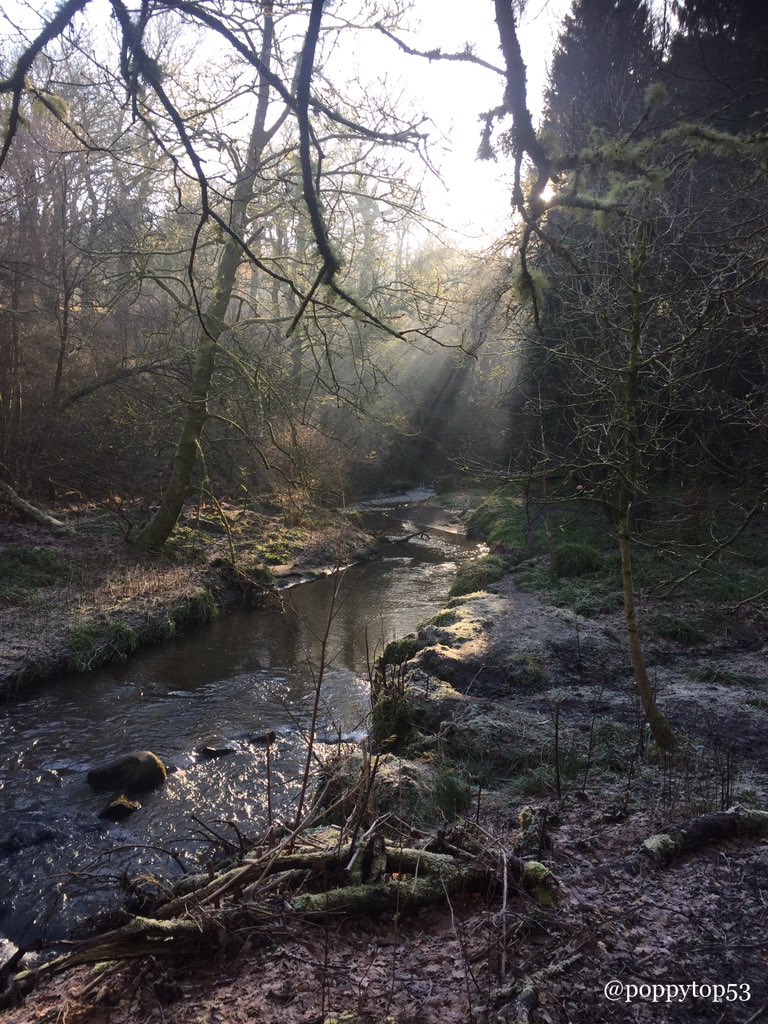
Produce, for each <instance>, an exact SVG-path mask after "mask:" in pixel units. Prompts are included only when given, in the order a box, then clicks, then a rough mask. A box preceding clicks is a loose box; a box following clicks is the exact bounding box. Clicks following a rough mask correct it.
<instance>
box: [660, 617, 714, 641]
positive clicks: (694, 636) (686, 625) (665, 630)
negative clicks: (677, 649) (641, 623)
mask: <svg viewBox="0 0 768 1024" xmlns="http://www.w3.org/2000/svg"><path fill="white" fill-rule="evenodd" d="M647 624H648V627H649V628H650V630H651V631H652V632H653V633H655V634H656V636H659V637H661V638H662V639H663V640H673V641H674V642H675V643H679V644H701V643H704V641H705V640H707V639H708V634H707V632H706V630H704V629H702V628H701V626H698V625H697V624H696V623H695V622H689V621H688V620H687V619H682V618H680V617H679V616H677V615H663V614H657V615H651V616H649V618H648V620H647Z"/></svg>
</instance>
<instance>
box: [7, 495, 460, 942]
mask: <svg viewBox="0 0 768 1024" xmlns="http://www.w3.org/2000/svg"><path fill="white" fill-rule="evenodd" d="M419 497H423V495H419V494H411V495H406V496H402V497H401V499H400V500H397V499H394V498H391V499H388V500H387V501H388V504H387V501H384V500H381V501H378V502H371V503H370V504H369V506H368V507H367V509H365V510H364V515H365V519H366V524H367V527H368V528H369V529H374V530H379V531H383V532H385V533H386V534H387V535H388V536H393V535H395V536H396V535H400V534H404V533H409V532H412V531H413V530H414V529H415V528H417V527H416V526H414V523H416V524H418V526H421V525H422V524H424V523H428V522H430V521H434V519H435V518H437V519H438V522H440V517H435V515H434V510H433V509H429V508H427V507H425V506H423V505H422V504H421V503H420V502H419V501H418V500H414V499H418V498H419ZM444 519H445V517H443V520H444ZM472 551H473V545H470V544H469V543H468V542H467V541H466V540H464V538H463V536H461V535H460V534H459V533H457V532H451V530H450V529H448V530H446V529H440V528H437V529H436V528H434V527H430V528H429V529H428V532H427V533H426V535H425V536H423V537H420V538H414V539H413V540H411V541H408V542H404V543H400V544H385V545H384V547H383V549H382V557H381V558H378V559H376V560H375V561H371V562H370V563H367V564H365V565H359V566H353V567H351V568H350V569H348V570H347V571H346V572H345V573H344V575H343V579H342V582H341V584H340V587H339V593H338V597H337V601H336V605H335V608H334V621H333V628H332V632H331V641H330V644H329V655H328V657H329V665H328V667H327V668H326V670H325V673H324V677H323V680H322V706H321V715H320V723H319V728H318V735H319V737H320V740H321V745H320V747H319V750H320V752H321V753H322V752H329V751H331V750H332V749H333V747H334V746H336V745H337V744H339V743H340V742H355V741H358V740H360V739H361V738H362V737H363V736H364V734H365V718H366V715H367V713H368V711H369V694H368V682H367V673H366V663H367V660H368V658H372V657H373V656H374V654H375V653H376V652H377V651H378V652H380V651H381V648H382V645H383V644H384V643H385V642H387V641H388V640H391V639H393V638H394V637H399V636H403V635H404V634H406V633H408V632H410V631H411V630H413V629H414V627H415V626H416V625H417V624H418V623H419V622H421V621H423V620H424V619H426V618H429V617H430V616H431V615H432V614H434V612H435V611H436V610H437V609H438V608H439V607H440V606H441V605H442V603H443V602H444V599H445V596H446V593H447V591H448V589H449V587H450V584H451V581H452V579H453V574H454V572H455V569H456V564H457V561H458V560H459V559H461V558H465V557H467V556H468V555H469V554H470V553H471V552H472ZM332 591H333V580H332V579H330V578H326V579H322V580H319V581H318V582H315V583H311V584H305V585H302V586H297V587H294V588H292V589H290V590H287V591H284V593H283V598H284V603H285V608H284V610H283V611H282V612H281V611H279V610H277V609H275V610H255V611H241V612H236V613H234V614H231V615H228V616H226V617H224V618H221V619H219V620H217V621H215V622H213V623H211V624H210V625H209V626H207V627H203V628H201V629H200V630H199V631H198V632H197V633H195V634H194V635H189V636H185V637H182V638H180V639H179V640H178V641H176V642H174V643H171V644H168V645H167V646H165V647H161V648H156V649H153V650H149V651H145V652H142V653H140V654H138V655H137V656H135V657H134V658H132V659H131V660H130V661H129V662H126V663H122V664H117V665H114V666H110V667H108V668H105V669H102V670H100V671H98V672H94V673H90V674H88V675H85V676H77V677H66V678H61V679H57V680H52V681H51V682H49V683H46V684H44V685H41V686H39V687H36V688H35V689H33V690H32V691H30V692H29V693H28V694H27V695H26V696H24V697H23V698H21V699H18V700H16V701H15V702H13V703H10V704H8V705H7V706H6V707H5V708H4V709H2V710H0V735H1V736H2V746H1V747H0V808H1V813H2V822H1V824H0V935H3V934H4V935H5V936H7V938H9V939H11V940H12V941H13V942H15V943H17V944H24V945H28V944H29V943H31V942H32V941H34V940H35V939H36V938H39V937H45V938H47V939H49V940H50V939H55V938H57V937H60V936H61V935H63V934H64V933H66V932H67V931H69V930H70V929H72V928H73V927H74V926H76V925H77V924H78V923H79V922H80V921H82V920H84V919H86V918H88V917H90V916H92V915H93V914H95V913H98V912H102V911H104V910H107V909H109V908H111V907H114V906H116V905H117V904H118V903H119V895H118V894H119V889H118V885H117V880H118V879H119V877H120V875H121V874H122V873H123V872H125V871H128V872H129V873H130V874H137V873H139V872H140V871H141V870H142V869H146V870H147V871H151V872H154V873H159V874H162V875H173V874H174V873H178V872H179V870H180V868H179V866H178V864H177V861H176V860H175V859H174V857H172V856H170V854H171V853H173V854H174V855H176V856H178V857H179V859H180V860H181V862H182V863H183V864H184V865H185V866H186V867H187V868H190V869H194V867H195V862H196V859H199V858H200V857H201V856H204V853H203V851H204V850H205V849H206V847H208V848H209V844H210V838H211V837H210V834H209V833H207V831H206V827H204V826H203V825H202V824H200V823H205V826H210V827H212V828H214V829H215V830H216V831H217V832H219V833H220V834H222V835H225V836H226V837H227V838H228V839H230V840H235V839H236V833H235V831H234V830H233V829H232V827H231V826H230V825H228V824H227V822H228V821H236V822H237V823H238V827H239V828H240V829H241V830H242V831H243V832H244V833H246V834H247V833H249V832H251V833H255V832H258V831H259V830H260V829H261V828H262V827H263V826H264V824H265V813H266V811H265V808H266V796H267V773H266V770H265V768H266V764H265V761H266V751H265V745H264V744H263V743H260V742H259V740H258V737H259V735H260V734H264V733H266V732H268V731H270V730H274V731H275V732H276V733H277V741H276V743H275V744H273V746H272V747H271V755H270V760H271V795H272V802H273V804H274V806H275V807H276V808H277V809H279V808H280V807H283V808H285V807H286V806H287V805H288V804H289V803H290V801H291V799H292V798H295V795H296V792H297V787H298V783H299V779H300V776H301V772H302V767H303V763H304V759H305V758H306V742H305V738H304V737H305V735H306V729H307V725H308V723H309V718H310V714H311V707H312V702H313V695H314V683H313V679H314V678H315V677H316V673H317V669H318V661H319V656H320V641H319V638H320V637H321V636H322V634H323V632H324V630H325V626H326V623H327V620H328V615H329V611H330V608H331V604H332V601H331V598H332ZM212 734H213V735H218V736H220V737H223V738H224V739H225V740H226V745H227V746H229V747H231V748H232V753H230V754H228V755H226V756H223V757H218V758H215V759H207V758H206V757H204V756H203V755H201V754H200V753H199V752H198V751H199V748H200V747H201V746H202V745H204V742H205V740H206V738H207V737H209V736H211V735H212ZM137 749H142V750H153V751H154V752H155V753H156V754H158V756H159V757H161V758H162V760H163V761H164V762H165V763H166V765H167V766H168V767H169V776H168V780H167V782H166V784H165V785H164V786H163V787H162V789H159V790H157V791H155V792H153V793H149V794H146V795H145V796H143V797H141V798H140V799H141V801H142V804H143V806H142V808H141V809H140V810H139V811H137V812H136V813H134V814H133V815H132V816H131V817H130V818H129V819H127V821H125V822H124V823H121V824H116V823H114V824H112V823H107V822H105V821H104V820H103V819H100V818H99V817H98V812H99V811H100V810H101V808H102V807H103V805H104V803H105V802H107V799H108V794H107V795H102V794H97V793H94V792H93V791H92V790H91V789H90V787H89V786H88V785H87V783H86V773H87V772H88V770H89V769H90V768H92V767H93V766H94V765H98V764H102V763H104V762H106V761H109V760H110V759H112V758H114V757H117V756H119V755H120V754H124V753H127V752H130V751H131V750H137ZM196 819H197V820H196Z"/></svg>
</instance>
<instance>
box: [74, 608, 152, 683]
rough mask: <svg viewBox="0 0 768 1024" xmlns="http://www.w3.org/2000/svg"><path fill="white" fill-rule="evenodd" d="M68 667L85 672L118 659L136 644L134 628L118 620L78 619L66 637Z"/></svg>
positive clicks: (137, 642) (133, 648) (131, 651)
mask: <svg viewBox="0 0 768 1024" xmlns="http://www.w3.org/2000/svg"><path fill="white" fill-rule="evenodd" d="M68 644H69V650H70V659H69V661H70V668H72V669H74V670H76V671H77V672H88V671H90V670H91V669H94V668H99V666H101V665H106V664H108V663H109V662H110V661H122V660H123V659H125V658H127V657H128V655H129V654H132V653H133V652H134V651H135V650H136V648H137V647H138V644H139V638H138V636H137V635H136V631H135V630H134V629H132V628H131V626H129V625H127V623H125V622H123V621H122V620H121V619H112V620H110V621H106V622H97V621H89V622H81V623H79V624H78V625H77V626H75V627H74V629H73V630H72V631H71V632H70V634H69V637H68Z"/></svg>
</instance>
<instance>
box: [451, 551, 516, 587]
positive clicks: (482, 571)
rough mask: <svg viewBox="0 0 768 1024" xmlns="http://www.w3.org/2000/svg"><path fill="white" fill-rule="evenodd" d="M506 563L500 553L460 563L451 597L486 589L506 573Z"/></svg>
mask: <svg viewBox="0 0 768 1024" xmlns="http://www.w3.org/2000/svg"><path fill="white" fill-rule="evenodd" d="M505 569H506V563H505V562H504V559H503V558H499V556H498V555H484V556H483V557H482V558H475V559H472V561H470V562H464V564H463V565H460V566H459V568H458V571H457V573H456V579H455V580H454V581H453V586H452V587H451V589H450V590H449V591H448V596H449V597H461V596H462V595H463V594H474V592H475V591H476V590H485V588H486V587H487V586H488V585H489V584H491V583H496V582H497V581H498V580H500V579H501V577H502V576H503V575H504V571H505Z"/></svg>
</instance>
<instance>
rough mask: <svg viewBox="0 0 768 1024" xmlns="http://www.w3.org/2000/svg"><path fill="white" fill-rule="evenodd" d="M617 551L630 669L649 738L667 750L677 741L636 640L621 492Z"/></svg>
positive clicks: (625, 500)
mask: <svg viewBox="0 0 768 1024" xmlns="http://www.w3.org/2000/svg"><path fill="white" fill-rule="evenodd" d="M619 550H620V551H621V580H622V585H623V590H624V618H625V619H626V623H627V638H628V640H629V653H630V655H631V657H632V669H633V671H634V675H635V683H636V685H637V692H638V693H639V694H640V701H641V703H642V705H643V710H644V711H645V716H646V718H647V719H648V724H649V725H650V727H651V733H652V734H653V738H654V740H655V741H656V743H657V744H658V746H659V747H660V748H661V749H662V750H670V749H671V748H672V747H674V746H675V745H676V743H677V740H676V738H675V734H674V733H673V732H672V728H671V726H670V724H669V722H668V721H667V718H666V716H665V715H664V713H663V711H661V710H660V709H659V707H658V705H657V704H656V698H655V697H654V695H653V686H652V685H651V680H650V679H649V678H648V669H647V668H646V664H645V658H644V656H643V647H642V643H641V641H640V629H639V626H638V624H637V611H636V607H635V587H634V581H633V578H632V553H631V540H630V530H629V495H628V493H627V492H626V491H623V493H622V497H621V502H620V507H619Z"/></svg>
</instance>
